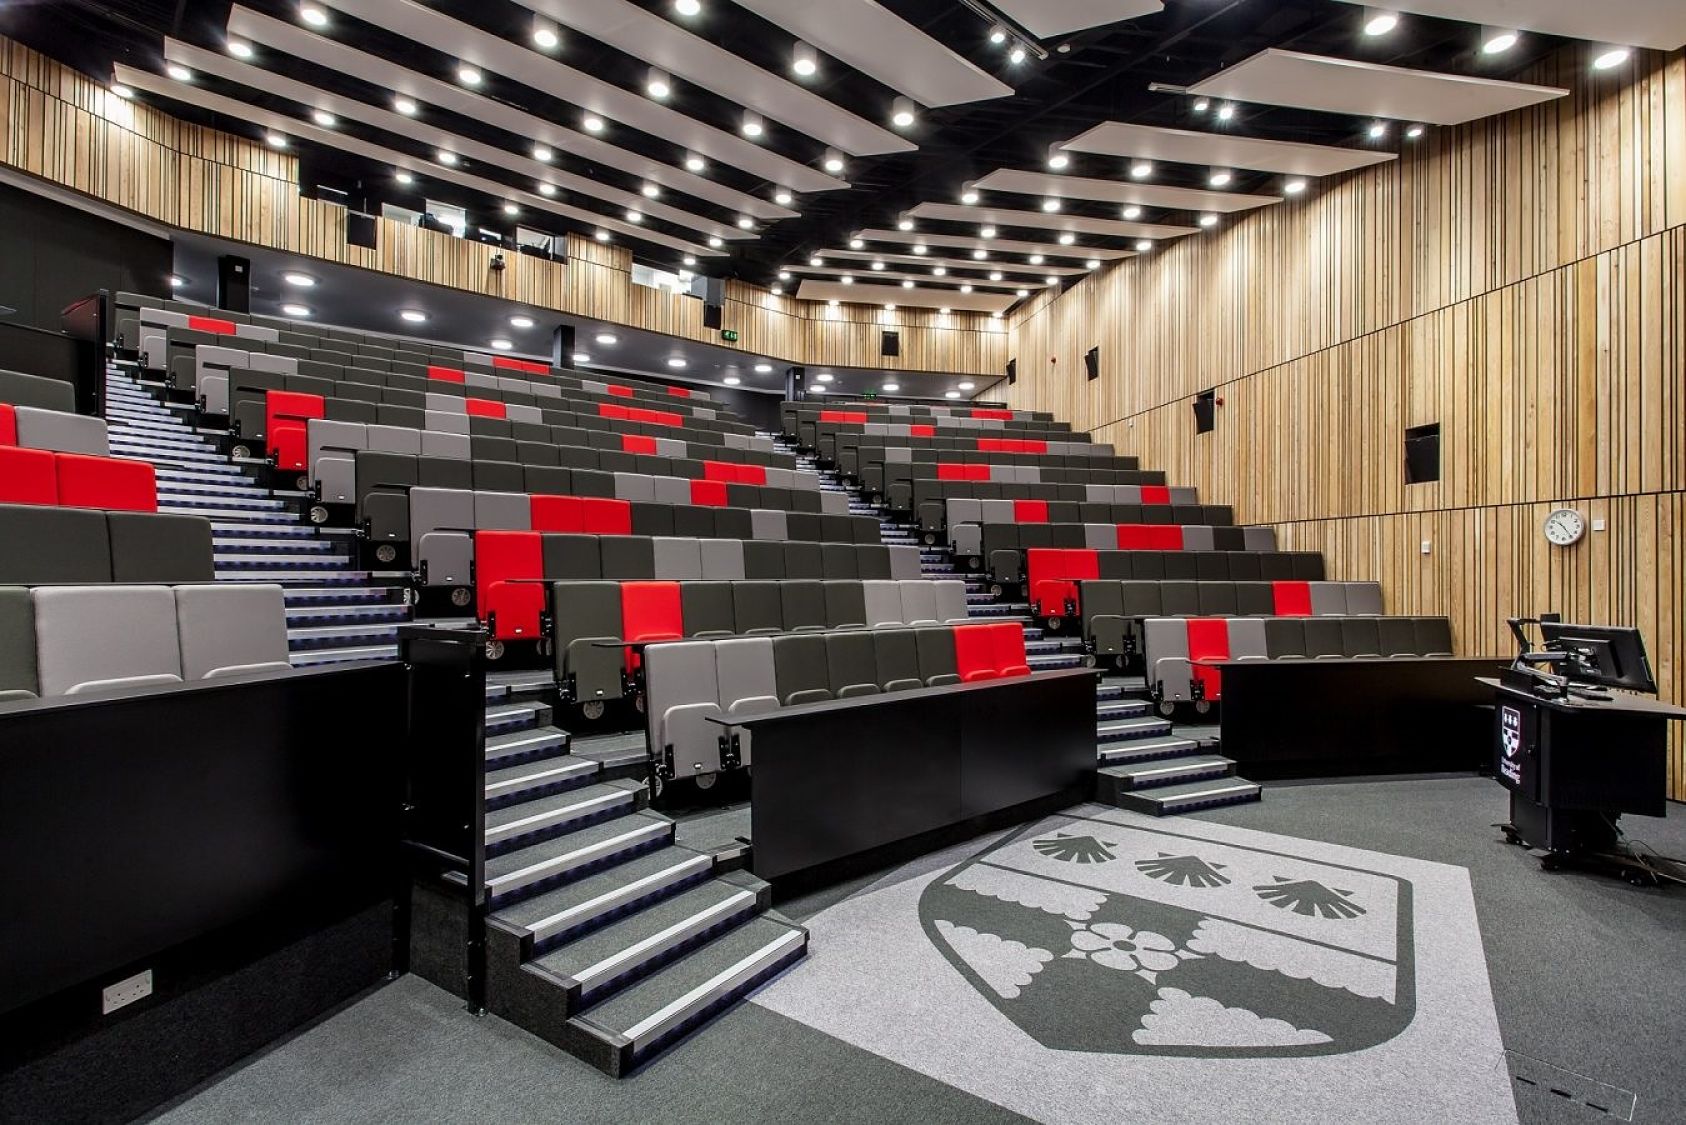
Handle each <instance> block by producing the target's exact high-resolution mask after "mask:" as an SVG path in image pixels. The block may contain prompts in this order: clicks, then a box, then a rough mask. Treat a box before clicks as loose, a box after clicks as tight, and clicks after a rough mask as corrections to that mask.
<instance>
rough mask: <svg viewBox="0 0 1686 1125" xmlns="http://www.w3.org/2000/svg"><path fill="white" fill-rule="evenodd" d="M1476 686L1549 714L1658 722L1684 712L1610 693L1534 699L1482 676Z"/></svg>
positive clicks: (1646, 699)
mask: <svg viewBox="0 0 1686 1125" xmlns="http://www.w3.org/2000/svg"><path fill="white" fill-rule="evenodd" d="M1476 682H1477V683H1482V684H1486V685H1487V686H1488V687H1490V688H1492V689H1494V690H1495V691H1497V692H1499V693H1500V694H1501V695H1508V696H1511V697H1512V698H1515V699H1521V700H1525V701H1527V702H1529V703H1535V704H1538V705H1539V706H1541V707H1549V708H1551V709H1552V710H1553V711H1563V712H1569V713H1579V714H1597V713H1603V714H1617V715H1654V716H1655V717H1657V718H1659V719H1677V720H1686V709H1683V708H1680V707H1676V706H1674V705H1673V704H1672V703H1664V702H1663V701H1662V700H1660V699H1653V698H1651V697H1650V696H1648V695H1634V694H1632V693H1630V692H1623V691H1611V692H1610V698H1609V699H1583V698H1581V697H1580V696H1576V695H1565V696H1558V697H1556V698H1549V699H1548V698H1547V697H1545V696H1542V695H1535V694H1534V693H1533V692H1531V691H1523V690H1522V689H1521V688H1513V687H1508V686H1506V685H1505V684H1503V683H1501V682H1499V681H1498V680H1495V679H1489V678H1488V677H1486V676H1477V677H1476Z"/></svg>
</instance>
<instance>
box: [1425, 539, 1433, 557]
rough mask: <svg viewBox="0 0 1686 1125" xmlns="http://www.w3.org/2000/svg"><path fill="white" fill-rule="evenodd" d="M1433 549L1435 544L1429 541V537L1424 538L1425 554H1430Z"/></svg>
mask: <svg viewBox="0 0 1686 1125" xmlns="http://www.w3.org/2000/svg"><path fill="white" fill-rule="evenodd" d="M1433 549H1434V544H1433V543H1431V542H1429V541H1428V540H1427V539H1424V540H1423V554H1425V555H1426V554H1430V553H1431V552H1432V551H1433Z"/></svg>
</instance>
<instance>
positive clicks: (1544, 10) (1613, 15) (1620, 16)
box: [1341, 0, 1686, 51]
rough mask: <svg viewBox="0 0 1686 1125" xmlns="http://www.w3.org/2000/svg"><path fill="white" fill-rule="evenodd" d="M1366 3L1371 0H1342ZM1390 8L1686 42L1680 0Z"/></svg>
mask: <svg viewBox="0 0 1686 1125" xmlns="http://www.w3.org/2000/svg"><path fill="white" fill-rule="evenodd" d="M1341 2H1342V3H1345V4H1365V3H1368V2H1369V0H1341ZM1386 7H1387V8H1389V9H1390V10H1392V11H1398V12H1411V13H1414V14H1416V15H1419V16H1434V17H1436V18H1438V19H1447V20H1460V21H1462V22H1464V23H1470V24H1485V25H1486V26H1488V27H1497V28H1503V29H1504V30H1506V31H1533V32H1538V33H1540V34H1543V35H1559V36H1562V37H1563V38H1564V39H1582V40H1585V41H1586V42H1589V43H1609V44H1615V45H1622V46H1628V47H1648V48H1650V49H1651V50H1653V51H1678V50H1679V49H1680V48H1681V47H1686V4H1682V3H1681V2H1680V0H1598V2H1597V3H1591V2H1590V0H1388V3H1387V5H1386Z"/></svg>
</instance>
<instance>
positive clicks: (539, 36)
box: [533, 14, 562, 51]
mask: <svg viewBox="0 0 1686 1125" xmlns="http://www.w3.org/2000/svg"><path fill="white" fill-rule="evenodd" d="M561 42H562V31H561V29H560V28H558V27H557V26H556V21H555V20H552V19H547V18H545V17H544V16H541V15H537V14H535V15H534V16H533V46H535V47H537V48H538V49H539V50H541V51H554V50H556V48H557V46H558V45H560V44H561Z"/></svg>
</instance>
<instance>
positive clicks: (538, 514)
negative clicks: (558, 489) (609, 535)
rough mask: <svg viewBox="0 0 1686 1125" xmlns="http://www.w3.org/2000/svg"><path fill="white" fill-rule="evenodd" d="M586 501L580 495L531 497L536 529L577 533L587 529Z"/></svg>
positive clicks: (533, 520)
mask: <svg viewBox="0 0 1686 1125" xmlns="http://www.w3.org/2000/svg"><path fill="white" fill-rule="evenodd" d="M584 503H585V502H584V501H583V500H581V499H580V498H579V497H578V496H545V495H537V496H533V497H531V498H530V507H531V511H532V524H533V530H534V531H553V532H563V533H577V532H581V531H584V530H585V509H584V506H583V505H584Z"/></svg>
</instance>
